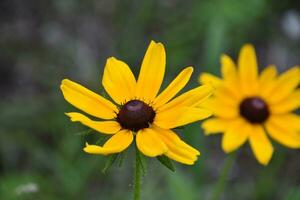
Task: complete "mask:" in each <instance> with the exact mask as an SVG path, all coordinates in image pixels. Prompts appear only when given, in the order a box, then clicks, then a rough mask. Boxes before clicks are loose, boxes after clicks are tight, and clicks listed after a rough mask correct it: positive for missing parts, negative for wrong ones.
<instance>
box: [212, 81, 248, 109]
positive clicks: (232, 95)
mask: <svg viewBox="0 0 300 200" xmlns="http://www.w3.org/2000/svg"><path fill="white" fill-rule="evenodd" d="M235 85H236V84H235ZM236 87H237V86H231V87H228V86H226V85H225V83H224V84H223V85H220V86H219V87H218V88H217V89H216V90H215V91H214V96H215V97H216V98H217V99H221V100H222V103H224V104H225V105H229V106H236V105H238V104H239V102H240V101H241V99H242V98H243V96H242V95H241V94H239V93H240V92H239V91H238V90H237V88H236Z"/></svg>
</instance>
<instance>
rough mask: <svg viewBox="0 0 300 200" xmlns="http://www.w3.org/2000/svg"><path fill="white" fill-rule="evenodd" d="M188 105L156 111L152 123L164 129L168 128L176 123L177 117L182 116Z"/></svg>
mask: <svg viewBox="0 0 300 200" xmlns="http://www.w3.org/2000/svg"><path fill="white" fill-rule="evenodd" d="M187 109H188V107H175V108H174V109H168V110H163V111H157V112H156V115H155V118H154V121H153V123H154V124H156V125H157V126H159V127H161V128H165V129H169V128H171V127H174V126H175V125H176V122H177V121H178V119H179V117H180V116H182V115H183V114H184V113H185V112H186V111H187Z"/></svg>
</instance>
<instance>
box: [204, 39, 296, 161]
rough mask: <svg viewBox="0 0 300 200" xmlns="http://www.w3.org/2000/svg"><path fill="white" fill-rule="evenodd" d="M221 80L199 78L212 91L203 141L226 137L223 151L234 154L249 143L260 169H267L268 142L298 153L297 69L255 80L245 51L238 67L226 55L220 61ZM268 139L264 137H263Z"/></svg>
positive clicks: (272, 70)
mask: <svg viewBox="0 0 300 200" xmlns="http://www.w3.org/2000/svg"><path fill="white" fill-rule="evenodd" d="M221 65H222V68H221V72H222V79H221V78H218V77H216V76H214V75H211V74H208V73H203V74H201V75H200V77H199V81H200V82H201V83H211V84H213V85H214V87H215V88H216V90H215V92H214V95H213V96H212V98H209V100H208V101H206V102H205V107H206V108H209V109H211V110H212V111H213V113H214V117H213V118H210V119H208V120H206V121H205V122H203V124H202V127H203V128H204V130H205V134H206V135H210V134H215V133H224V135H223V137H222V148H223V150H224V151H225V152H226V153H229V152H232V151H234V150H236V149H237V148H239V147H240V146H241V145H243V144H244V143H245V142H246V141H247V140H249V143H250V146H251V148H252V151H253V153H254V155H255V157H256V159H257V160H258V162H259V163H261V164H263V165H267V164H268V163H269V161H270V159H271V157H272V154H273V146H272V144H271V142H270V140H269V138H268V137H267V134H268V136H270V137H271V138H272V139H274V140H275V141H277V142H279V143H280V144H282V145H284V146H286V147H288V148H299V147H300V117H299V116H298V115H296V114H294V113H292V111H293V110H296V109H298V108H299V106H300V89H299V88H298V89H297V87H298V85H299V82H300V68H299V66H295V67H293V68H291V69H289V70H288V71H286V72H285V73H283V74H282V75H280V76H278V75H277V70H276V67H275V66H273V65H271V66H268V67H267V68H266V69H264V70H263V72H262V73H261V75H260V76H259V75H258V67H257V61H256V55H255V50H254V47H253V46H252V45H249V44H247V45H245V46H243V48H242V49H241V51H240V55H239V58H238V67H236V65H235V63H234V62H233V61H232V59H231V58H230V57H229V56H227V55H222V57H221ZM266 133H267V134H266Z"/></svg>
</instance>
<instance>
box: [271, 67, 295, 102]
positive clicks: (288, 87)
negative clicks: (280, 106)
mask: <svg viewBox="0 0 300 200" xmlns="http://www.w3.org/2000/svg"><path fill="white" fill-rule="evenodd" d="M299 83H300V67H298V66H296V67H293V68H291V69H289V70H288V71H286V72H285V73H283V74H282V75H281V76H279V78H278V80H277V81H276V85H275V87H274V90H273V92H272V95H271V96H269V101H270V103H272V104H273V103H277V102H280V101H282V100H283V99H285V98H286V97H288V96H289V95H291V93H292V92H293V90H295V88H296V87H297V86H298V85H299Z"/></svg>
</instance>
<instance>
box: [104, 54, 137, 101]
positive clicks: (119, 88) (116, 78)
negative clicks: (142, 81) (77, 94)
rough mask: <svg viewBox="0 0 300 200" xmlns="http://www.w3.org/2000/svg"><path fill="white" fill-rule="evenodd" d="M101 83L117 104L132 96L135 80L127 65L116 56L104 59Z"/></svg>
mask: <svg viewBox="0 0 300 200" xmlns="http://www.w3.org/2000/svg"><path fill="white" fill-rule="evenodd" d="M102 85H103V86H104V88H105V90H106V91H107V93H108V94H109V96H110V97H111V98H112V99H113V100H114V101H115V102H116V103H118V104H124V103H125V102H127V101H129V100H131V99H133V98H134V95H135V87H136V81H135V78H134V75H133V74H132V72H131V70H130V68H129V67H128V65H127V64H126V63H124V62H122V61H120V60H117V59H116V58H113V57H111V58H109V59H107V61H106V65H105V68H104V74H103V79H102Z"/></svg>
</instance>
